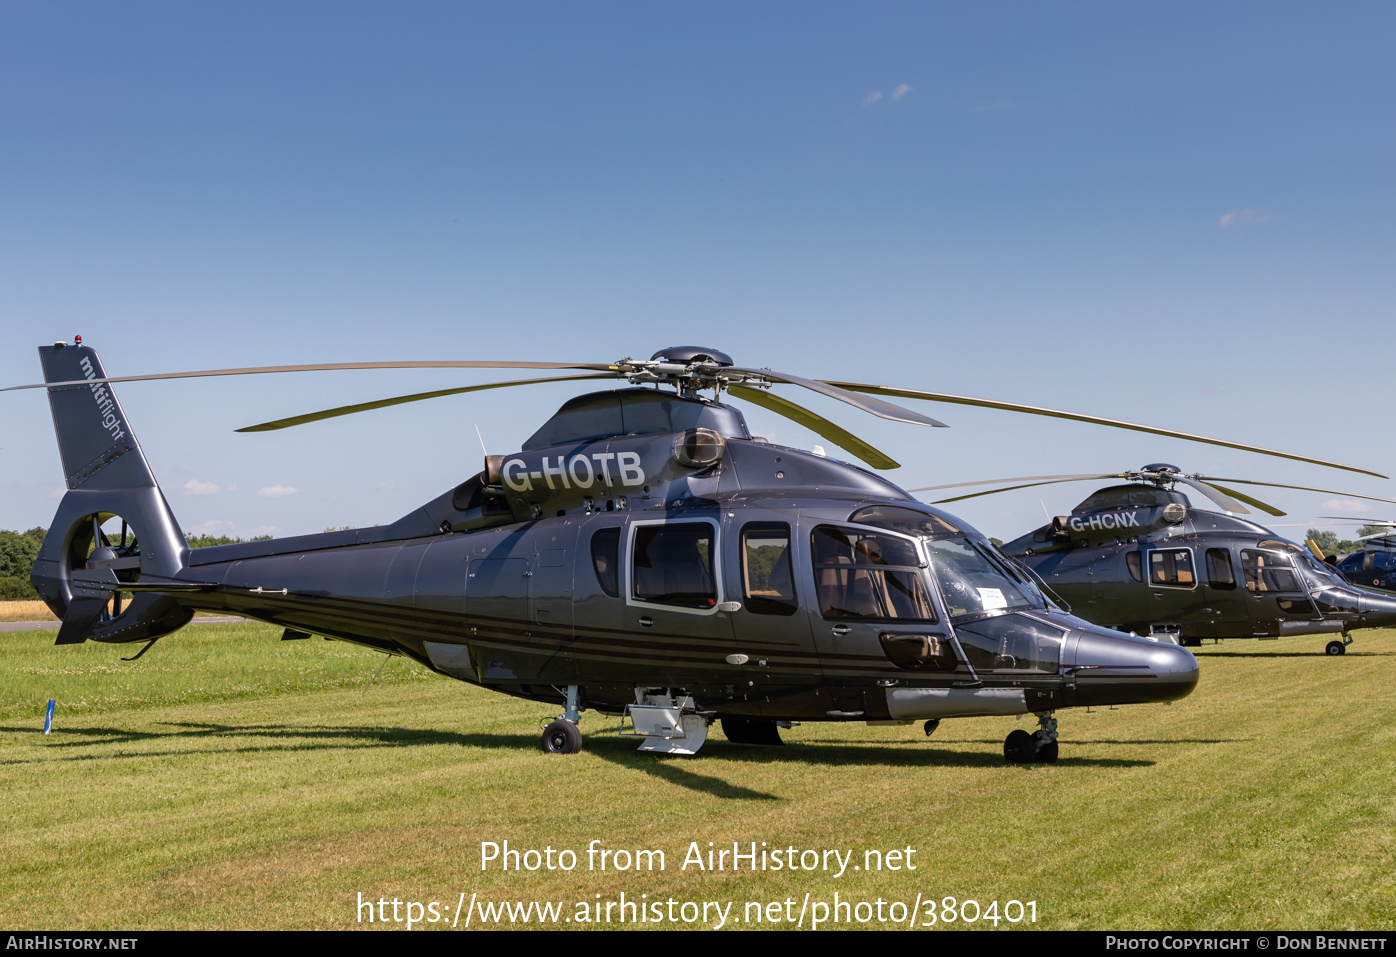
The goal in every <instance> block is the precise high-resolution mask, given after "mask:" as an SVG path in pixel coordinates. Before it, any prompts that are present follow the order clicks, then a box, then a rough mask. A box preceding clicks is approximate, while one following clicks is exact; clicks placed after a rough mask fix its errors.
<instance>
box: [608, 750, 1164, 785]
mask: <svg viewBox="0 0 1396 957" xmlns="http://www.w3.org/2000/svg"><path fill="white" fill-rule="evenodd" d="M940 743H941V744H960V743H966V744H980V743H985V744H997V743H998V742H997V741H986V742H979V741H966V742H959V741H954V742H952V741H943V742H940ZM1130 743H1134V742H1130ZM1164 743H1170V744H1171V743H1173V742H1164ZM901 744H908V745H912V746H914V747H899V745H901ZM811 745H813V747H811ZM587 748H588V750H589V751H590V752H591V753H592V754H595V755H596V756H597V757H600V758H602V759H604V760H607V761H610V762H612V763H614V764H618V765H621V766H623V767H627V768H632V769H634V770H637V771H643V772H644V773H646V774H650V775H654V776H656V777H662V778H665V779H666V780H668V781H669V782H670V783H672V784H678V785H680V786H683V787H688V788H691V789H693V790H699V791H704V792H705V793H709V794H714V795H717V796H719V797H729V796H730V797H747V798H748V799H751V797H752V795H737V794H727V793H724V791H723V788H733V787H735V786H734V785H730V784H727V783H725V782H721V781H719V780H718V779H715V778H710V777H707V776H705V775H698V774H694V773H692V772H689V771H687V770H686V769H685V766H686V765H687V766H698V765H690V762H693V761H694V758H691V757H687V756H680V755H672V756H665V755H656V754H649V753H638V752H636V751H634V750H632V749H631V748H632V745H631V744H630V743H629V742H628V741H619V740H616V739H611V740H603V741H598V742H595V743H588V745H587ZM701 757H707V758H711V759H713V760H721V761H733V762H741V763H744V764H764V765H781V764H791V765H798V766H800V767H812V766H819V767H831V768H832V767H887V768H927V769H932V768H1002V767H1004V766H1005V763H1004V760H1003V755H1002V754H1001V753H998V752H997V749H995V751H992V752H988V753H986V752H984V751H978V750H976V751H960V750H950V749H947V748H944V747H940V746H938V745H937V744H930V745H927V744H925V743H922V742H893V741H874V742H857V741H847V740H835V739H823V740H818V739H815V740H810V739H806V740H803V741H799V742H794V743H792V744H789V745H787V746H786V747H759V746H754V745H745V744H732V743H731V742H729V741H723V740H721V739H718V740H713V739H712V738H709V739H708V743H707V744H705V745H704V746H703V751H702V755H701V756H700V759H701ZM1056 764H1057V766H1059V767H1097V768H1136V767H1152V766H1153V765H1154V764H1155V762H1153V761H1149V760H1145V759H1140V758H1088V757H1077V756H1074V755H1067V756H1064V757H1062V758H1059V759H1058V760H1057V762H1056ZM1045 766H1046V765H1036V766H1034V765H1016V766H1014V767H1015V769H1017V770H1032V769H1034V767H1045ZM761 799H769V796H764V795H763V796H762V798H761Z"/></svg>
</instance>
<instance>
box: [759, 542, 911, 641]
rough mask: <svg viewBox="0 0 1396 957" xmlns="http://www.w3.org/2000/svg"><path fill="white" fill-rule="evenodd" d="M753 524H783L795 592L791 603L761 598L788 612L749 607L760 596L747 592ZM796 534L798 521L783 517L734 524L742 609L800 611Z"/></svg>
mask: <svg viewBox="0 0 1396 957" xmlns="http://www.w3.org/2000/svg"><path fill="white" fill-rule="evenodd" d="M753 525H784V526H785V530H786V535H787V538H786V541H787V543H788V544H787V545H786V556H787V558H788V559H789V561H790V588H791V590H792V591H794V593H795V595H794V599H793V604H790V605H786V604H785V602H784V601H777V599H774V598H769V599H763V600H765V601H770V602H773V603H777V604H780V605H782V606H784V607H786V608H789V609H791V610H790V611H789V612H785V613H781V612H768V611H755V610H753V609H752V608H751V601H752V598H753V597H757V598H761V597H762V596H752V595H750V594H748V592H749V590H750V589H749V582H748V581H747V556H746V533H747V529H748V528H751V527H752V526H753ZM798 535H799V523H798V522H792V521H787V520H785V519H759V518H753V519H750V520H748V521H745V522H742V523H741V524H739V525H737V526H736V536H737V565H738V568H737V580H738V581H737V583H738V585H739V586H740V588H741V602H742V610H743V611H746V612H750V613H751V614H753V615H766V616H771V617H775V618H788V617H791V616H793V615H798V614H799V613H800V610H801V608H802V607H803V606H802V605H801V603H800V585H799V583H798V581H797V579H798V578H799V572H798V571H797V570H796V565H797V563H796V560H795V540H796V537H797V536H798ZM918 554H919V553H918Z"/></svg>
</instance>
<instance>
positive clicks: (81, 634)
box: [54, 597, 109, 645]
mask: <svg viewBox="0 0 1396 957" xmlns="http://www.w3.org/2000/svg"><path fill="white" fill-rule="evenodd" d="M108 600H109V599H107V598H105V597H103V598H74V599H73V600H72V601H71V602H69V603H68V613H67V614H66V615H64V616H63V627H61V628H59V629H58V640H57V641H55V642H54V644H55V645H80V644H82V643H83V642H84V641H86V640H87V636H88V635H90V634H92V629H93V628H95V627H96V626H97V622H98V621H99V620H100V619H101V617H102V612H104V611H106V609H107V601H108Z"/></svg>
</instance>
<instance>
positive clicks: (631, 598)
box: [621, 516, 727, 617]
mask: <svg viewBox="0 0 1396 957" xmlns="http://www.w3.org/2000/svg"><path fill="white" fill-rule="evenodd" d="M700 522H701V523H704V524H706V525H707V526H708V527H710V528H711V529H712V530H713V548H712V563H713V589H714V591H715V592H716V593H717V601H715V602H713V606H712V607H711V608H690V607H689V606H687V605H666V604H664V603H663V602H657V601H645V600H643V599H640V598H636V597H635V582H634V575H633V572H634V567H635V536H636V534H638V530H639V529H640V528H641V527H642V526H645V525H693V524H697V523H700ZM624 539H625V546H626V551H625V559H628V560H624V559H623V560H622V561H621V571H622V573H623V574H624V576H625V604H626V607H633V608H653V609H658V610H661V611H671V612H677V613H678V614H681V615H700V616H704V617H707V616H710V615H716V614H717V613H718V611H719V610H720V606H721V605H722V604H724V603H725V602H726V600H727V596H726V595H725V594H724V593H723V588H722V528H721V525H720V523H719V522H718V520H717V519H715V518H707V517H696V516H695V517H685V518H680V519H665V518H646V519H637V520H635V521H632V522H630V523H629V524H628V525H627V530H626V533H625V535H624Z"/></svg>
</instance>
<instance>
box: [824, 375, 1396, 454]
mask: <svg viewBox="0 0 1396 957" xmlns="http://www.w3.org/2000/svg"><path fill="white" fill-rule="evenodd" d="M827 384H828V385H832V386H835V387H837V388H840V389H848V390H849V391H851V392H868V393H872V394H874V395H891V396H896V397H897V398H901V399H926V400H928V401H931V402H950V403H953V404H955V405H974V406H980V407H982V408H986V409H1002V410H1003V411H1005V412H1025V413H1027V414H1028V415H1045V416H1049V417H1051V418H1055V419H1071V420H1072V421H1075V422H1089V423H1091V424H1092V425H1106V426H1109V427H1110V428H1114V429H1129V430H1131V431H1134V432H1148V433H1150V434H1151V435H1162V436H1167V437H1168V438H1171V439H1186V440H1187V441H1189V442H1204V443H1206V444H1208V445H1220V446H1223V447H1224V448H1228V449H1239V450H1241V451H1242V452H1256V453H1259V454H1260V455H1273V456H1275V457H1276V458H1281V459H1293V460H1294V461H1296V462H1309V463H1311V464H1313V465H1325V466H1327V467H1328V468H1333V469H1344V470H1345V471H1348V472H1360V473H1362V474H1363V475H1374V476H1376V477H1377V478H1389V477H1390V476H1387V475H1382V474H1381V473H1380V472H1373V471H1372V470H1371V469H1364V468H1358V467H1357V466H1355V465H1340V464H1339V463H1337V462H1328V461H1325V460H1323V459H1314V458H1309V457H1308V456H1306V455H1293V454H1291V453H1289V452H1276V451H1275V450H1274V449H1262V448H1260V447H1259V446H1255V445H1243V444H1241V443H1240V442H1227V441H1226V440H1224V439H1212V438H1208V437H1207V436H1205V435H1192V434H1190V433H1188V432H1176V431H1174V430H1173V429H1159V428H1155V427H1154V426H1152V425H1139V424H1138V423H1135V422H1124V421H1121V420H1119V419H1106V418H1102V417H1100V416H1096V415H1082V414H1080V413H1078V412H1061V411H1058V410H1056V409H1044V408H1041V407H1040V406H1035V405H1020V404H1018V403H1016V402H996V401H994V400H992V399H974V398H970V397H968V396H963V395H949V394H947V393H944V392H923V391H921V390H918V389H896V388H893V387H891V386H885V385H866V384H863V383H858V382H827Z"/></svg>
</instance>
